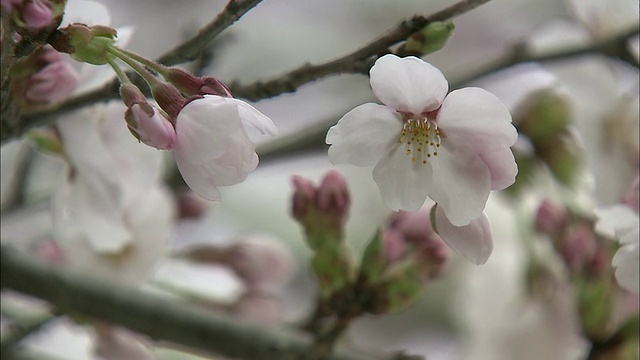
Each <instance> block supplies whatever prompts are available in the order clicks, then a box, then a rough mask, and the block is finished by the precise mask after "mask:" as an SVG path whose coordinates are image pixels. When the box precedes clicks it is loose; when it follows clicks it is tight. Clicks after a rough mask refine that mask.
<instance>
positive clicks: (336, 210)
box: [317, 170, 350, 222]
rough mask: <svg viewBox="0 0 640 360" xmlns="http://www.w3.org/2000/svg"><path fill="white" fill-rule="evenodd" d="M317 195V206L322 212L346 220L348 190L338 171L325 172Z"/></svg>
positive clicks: (348, 203)
mask: <svg viewBox="0 0 640 360" xmlns="http://www.w3.org/2000/svg"><path fill="white" fill-rule="evenodd" d="M317 196H318V197H317V207H318V209H319V210H320V211H321V212H322V213H324V214H326V215H331V216H335V217H336V218H338V219H339V220H341V221H342V222H344V221H345V220H346V218H347V215H348V212H349V205H350V199H349V190H348V189H347V182H346V181H345V179H344V177H342V175H340V173H339V172H337V171H335V170H330V171H329V172H327V174H326V175H325V176H324V178H322V182H321V183H320V187H319V188H318V193H317Z"/></svg>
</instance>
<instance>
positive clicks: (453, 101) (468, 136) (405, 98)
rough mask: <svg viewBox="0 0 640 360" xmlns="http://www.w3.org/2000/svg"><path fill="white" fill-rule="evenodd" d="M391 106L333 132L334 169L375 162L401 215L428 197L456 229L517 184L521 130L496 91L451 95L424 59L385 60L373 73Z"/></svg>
mask: <svg viewBox="0 0 640 360" xmlns="http://www.w3.org/2000/svg"><path fill="white" fill-rule="evenodd" d="M371 87H372V89H373V92H374V93H375V94H376V96H377V97H378V99H380V100H381V101H382V103H384V104H385V105H378V104H373V103H368V104H364V105H360V106H358V107H356V108H355V109H353V110H352V111H350V112H349V113H347V114H346V115H344V116H343V117H342V119H340V121H339V122H338V124H337V125H335V126H333V127H332V128H331V129H329V132H328V133H327V139H326V141H327V143H328V144H330V145H331V147H330V148H329V158H330V160H331V162H332V163H334V164H341V163H349V164H353V165H356V166H370V165H374V164H375V168H374V169H373V178H374V180H375V181H376V183H377V184H378V187H379V189H380V193H381V195H382V198H383V200H384V202H385V203H386V204H387V206H389V207H390V208H392V209H394V210H399V209H402V210H408V211H414V210H418V209H419V208H420V207H422V205H423V204H424V202H425V199H426V198H427V196H429V197H430V198H431V199H433V200H434V201H435V202H436V203H438V205H439V206H440V207H442V209H443V210H444V213H445V214H446V217H447V218H448V220H449V221H450V222H451V224H453V225H454V226H464V225H468V224H469V223H470V222H471V221H472V220H474V219H477V218H478V217H480V216H481V214H482V210H483V209H484V206H485V203H486V201H487V198H488V196H489V192H490V191H491V190H492V189H494V190H501V189H504V188H506V187H508V186H510V185H511V184H513V182H514V181H515V175H516V173H517V165H516V163H515V159H514V157H513V154H512V152H511V149H509V147H510V146H511V145H513V144H514V143H515V142H516V139H517V132H516V130H515V128H514V127H513V125H512V124H511V115H510V114H509V111H508V110H507V108H506V107H505V106H504V105H503V104H502V103H501V102H500V101H499V100H498V99H497V98H496V97H495V96H494V95H492V94H490V93H489V92H487V91H485V90H482V89H479V88H464V89H460V90H455V91H453V92H451V93H450V94H448V95H447V91H448V84H447V81H446V79H445V78H444V76H443V75H442V73H441V72H440V71H439V70H438V69H437V68H435V67H434V66H432V65H431V64H429V63H426V62H424V61H422V60H421V59H418V58H416V57H406V58H399V57H397V56H395V55H385V56H383V57H381V58H380V59H378V60H377V61H376V63H375V65H374V66H373V67H372V68H371Z"/></svg>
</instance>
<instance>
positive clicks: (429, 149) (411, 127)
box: [399, 114, 441, 164]
mask: <svg viewBox="0 0 640 360" xmlns="http://www.w3.org/2000/svg"><path fill="white" fill-rule="evenodd" d="M403 115H404V114H403ZM403 122H404V125H403V127H402V132H401V133H400V139H399V141H400V142H401V143H403V144H405V146H406V153H407V155H408V156H410V157H411V161H412V162H420V163H422V164H427V163H428V162H429V159H430V158H431V157H432V156H438V148H439V147H440V143H441V136H440V130H438V125H436V123H435V122H431V121H429V120H428V119H427V117H419V118H415V117H406V116H403Z"/></svg>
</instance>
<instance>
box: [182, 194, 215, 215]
mask: <svg viewBox="0 0 640 360" xmlns="http://www.w3.org/2000/svg"><path fill="white" fill-rule="evenodd" d="M176 197H177V199H176V200H177V203H178V218H179V219H194V218H199V217H201V216H202V215H204V214H205V213H206V211H207V210H208V209H209V202H207V201H205V200H204V199H203V198H201V197H200V196H198V195H196V194H194V193H193V192H191V191H189V192H185V193H181V194H178V195H176Z"/></svg>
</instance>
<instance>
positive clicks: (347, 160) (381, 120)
mask: <svg viewBox="0 0 640 360" xmlns="http://www.w3.org/2000/svg"><path fill="white" fill-rule="evenodd" d="M401 131H402V120H401V118H400V116H399V115H398V113H396V112H395V111H394V110H393V109H390V108H388V107H386V106H383V105H378V104H372V103H369V104H364V105H360V106H358V107H356V108H355V109H353V110H351V111H349V112H348V113H346V114H345V115H344V116H343V117H342V118H341V119H340V120H339V121H338V123H337V124H336V125H335V126H332V127H331V128H330V129H329V131H328V132H327V138H326V142H327V144H329V145H331V147H329V159H330V160H331V162H332V163H334V164H352V165H356V166H369V165H373V164H375V163H376V162H378V161H379V160H380V159H381V158H382V157H384V156H386V155H387V154H388V153H389V152H390V151H391V149H392V148H393V146H395V145H396V143H397V142H398V140H399V138H400V132H401Z"/></svg>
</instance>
